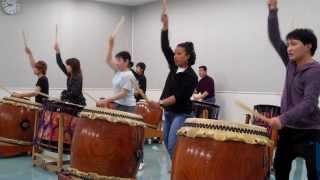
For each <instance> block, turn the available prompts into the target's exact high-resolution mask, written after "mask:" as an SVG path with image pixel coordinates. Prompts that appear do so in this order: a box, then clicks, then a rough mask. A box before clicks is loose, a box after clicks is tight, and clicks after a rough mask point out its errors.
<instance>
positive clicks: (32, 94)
mask: <svg viewBox="0 0 320 180" xmlns="http://www.w3.org/2000/svg"><path fill="white" fill-rule="evenodd" d="M20 95H21V96H22V97H34V96H37V95H38V93H37V92H35V91H34V92H25V93H20Z"/></svg>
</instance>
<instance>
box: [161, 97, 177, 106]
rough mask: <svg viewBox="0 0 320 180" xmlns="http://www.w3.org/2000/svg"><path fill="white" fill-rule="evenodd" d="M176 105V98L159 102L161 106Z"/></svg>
mask: <svg viewBox="0 0 320 180" xmlns="http://www.w3.org/2000/svg"><path fill="white" fill-rule="evenodd" d="M175 103H176V97H175V96H170V97H168V98H165V99H162V100H160V104H161V105H162V106H171V105H173V104H175Z"/></svg>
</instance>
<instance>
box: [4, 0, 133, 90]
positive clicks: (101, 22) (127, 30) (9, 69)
mask: <svg viewBox="0 0 320 180" xmlns="http://www.w3.org/2000/svg"><path fill="white" fill-rule="evenodd" d="M21 2H22V3H23V4H22V12H21V13H19V14H18V15H15V16H7V15H5V14H4V13H2V12H1V11H0V24H1V28H0V52H1V61H0V68H1V70H0V77H1V78H0V84H3V85H6V86H10V87H33V86H34V84H35V81H36V77H35V76H34V75H33V74H32V71H31V68H30V67H29V64H28V61H27V58H26V56H25V54H24V49H23V40H22V35H21V31H22V29H24V30H25V32H26V35H27V40H28V44H29V46H30V47H31V48H32V50H33V51H34V55H35V57H36V58H37V59H43V60H45V61H46V62H47V63H48V66H49V70H48V78H49V81H50V86H51V87H52V88H63V87H65V86H66V85H65V84H66V78H65V76H64V75H63V74H62V72H61V71H60V69H58V66H57V65H56V60H55V52H54V50H53V43H54V37H55V25H56V24H58V26H59V40H60V46H61V51H62V55H63V57H64V58H65V59H66V58H70V57H77V58H79V59H80V61H81V63H82V69H83V73H84V86H85V87H89V88H92V87H94V88H101V87H105V88H106V87H111V77H112V71H111V69H109V68H108V67H107V66H106V65H105V54H106V40H107V38H108V36H109V35H110V34H111V32H112V31H113V29H114V27H115V25H116V24H117V22H118V21H119V19H120V17H121V16H122V15H124V16H125V17H126V19H127V21H126V22H125V23H124V25H123V27H122V28H121V30H120V32H119V35H118V37H117V40H116V49H115V50H116V51H119V50H129V51H131V45H132V44H131V27H132V26H131V9H130V8H129V7H123V6H117V5H110V4H106V3H101V2H94V1H86V0H54V1H52V0H28V1H21Z"/></svg>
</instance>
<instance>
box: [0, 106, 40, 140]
mask: <svg viewBox="0 0 320 180" xmlns="http://www.w3.org/2000/svg"><path fill="white" fill-rule="evenodd" d="M36 113H38V110H35V109H29V108H26V107H22V106H14V105H10V104H5V103H1V104H0V137H4V138H8V139H13V140H19V141H26V142H32V140H33V129H34V123H35V118H36Z"/></svg>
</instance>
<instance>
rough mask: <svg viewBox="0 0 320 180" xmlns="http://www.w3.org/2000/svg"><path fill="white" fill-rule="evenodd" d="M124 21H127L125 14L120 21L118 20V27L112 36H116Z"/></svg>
mask: <svg viewBox="0 0 320 180" xmlns="http://www.w3.org/2000/svg"><path fill="white" fill-rule="evenodd" d="M124 21H125V18H124V16H122V17H121V19H120V21H119V22H118V24H117V26H116V28H115V29H114V31H113V32H112V35H111V37H113V38H114V37H115V36H116V35H117V34H118V32H119V30H120V28H121V26H122V24H123V23H124Z"/></svg>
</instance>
